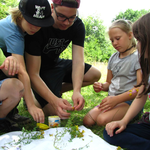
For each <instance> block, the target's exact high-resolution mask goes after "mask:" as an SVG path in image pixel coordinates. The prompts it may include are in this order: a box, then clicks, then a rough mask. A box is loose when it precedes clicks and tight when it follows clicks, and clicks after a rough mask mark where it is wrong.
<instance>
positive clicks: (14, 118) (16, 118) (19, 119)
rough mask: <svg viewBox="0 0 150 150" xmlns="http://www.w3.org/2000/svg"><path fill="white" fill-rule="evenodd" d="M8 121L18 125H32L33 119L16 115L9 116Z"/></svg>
mask: <svg viewBox="0 0 150 150" xmlns="http://www.w3.org/2000/svg"><path fill="white" fill-rule="evenodd" d="M7 119H8V120H9V121H14V122H16V123H18V124H26V123H30V122H31V119H30V118H28V117H24V116H20V115H19V114H14V115H11V116H10V115H9V116H7Z"/></svg>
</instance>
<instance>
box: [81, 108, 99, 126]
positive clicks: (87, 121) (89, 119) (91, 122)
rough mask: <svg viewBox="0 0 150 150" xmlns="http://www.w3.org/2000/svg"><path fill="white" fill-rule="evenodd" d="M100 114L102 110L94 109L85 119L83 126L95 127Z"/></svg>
mask: <svg viewBox="0 0 150 150" xmlns="http://www.w3.org/2000/svg"><path fill="white" fill-rule="evenodd" d="M100 113H101V111H100V109H98V107H94V108H93V109H91V110H90V111H89V112H88V113H87V114H86V115H85V117H84V118H83V124H84V125H85V126H87V127H90V126H92V125H94V124H95V123H96V120H97V117H98V115H99V114H100Z"/></svg>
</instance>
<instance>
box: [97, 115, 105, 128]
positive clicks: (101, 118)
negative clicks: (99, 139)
mask: <svg viewBox="0 0 150 150" xmlns="http://www.w3.org/2000/svg"><path fill="white" fill-rule="evenodd" d="M96 123H97V125H99V126H105V125H106V124H107V123H108V120H107V118H106V117H104V116H103V115H99V116H98V117H97V120H96Z"/></svg>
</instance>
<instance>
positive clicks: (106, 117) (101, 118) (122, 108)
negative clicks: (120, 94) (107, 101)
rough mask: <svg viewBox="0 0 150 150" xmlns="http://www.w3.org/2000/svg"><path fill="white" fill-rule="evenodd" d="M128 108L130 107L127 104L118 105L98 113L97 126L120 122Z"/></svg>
mask: <svg viewBox="0 0 150 150" xmlns="http://www.w3.org/2000/svg"><path fill="white" fill-rule="evenodd" d="M129 107H130V106H129V105H128V104H127V103H120V104H118V105H117V106H116V107H115V108H113V109H111V110H109V111H107V112H102V113H100V114H99V115H98V117H97V120H96V122H97V124H98V125H99V126H104V125H106V124H107V123H109V122H111V121H117V120H120V119H122V118H123V117H124V115H125V114H126V112H127V110H128V108H129Z"/></svg>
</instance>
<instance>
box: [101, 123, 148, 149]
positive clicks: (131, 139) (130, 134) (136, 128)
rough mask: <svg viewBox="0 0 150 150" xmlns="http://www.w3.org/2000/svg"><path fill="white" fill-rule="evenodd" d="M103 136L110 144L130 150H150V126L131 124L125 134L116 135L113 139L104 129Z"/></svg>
mask: <svg viewBox="0 0 150 150" xmlns="http://www.w3.org/2000/svg"><path fill="white" fill-rule="evenodd" d="M103 136H104V139H105V140H106V141H107V142H108V143H110V144H112V145H116V146H120V147H122V148H127V149H128V150H150V125H149V124H145V123H141V124H129V125H128V126H127V128H126V129H125V130H124V131H123V132H121V133H120V134H114V136H113V137H110V136H109V135H108V134H107V132H106V130H105V129H104V132H103Z"/></svg>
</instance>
